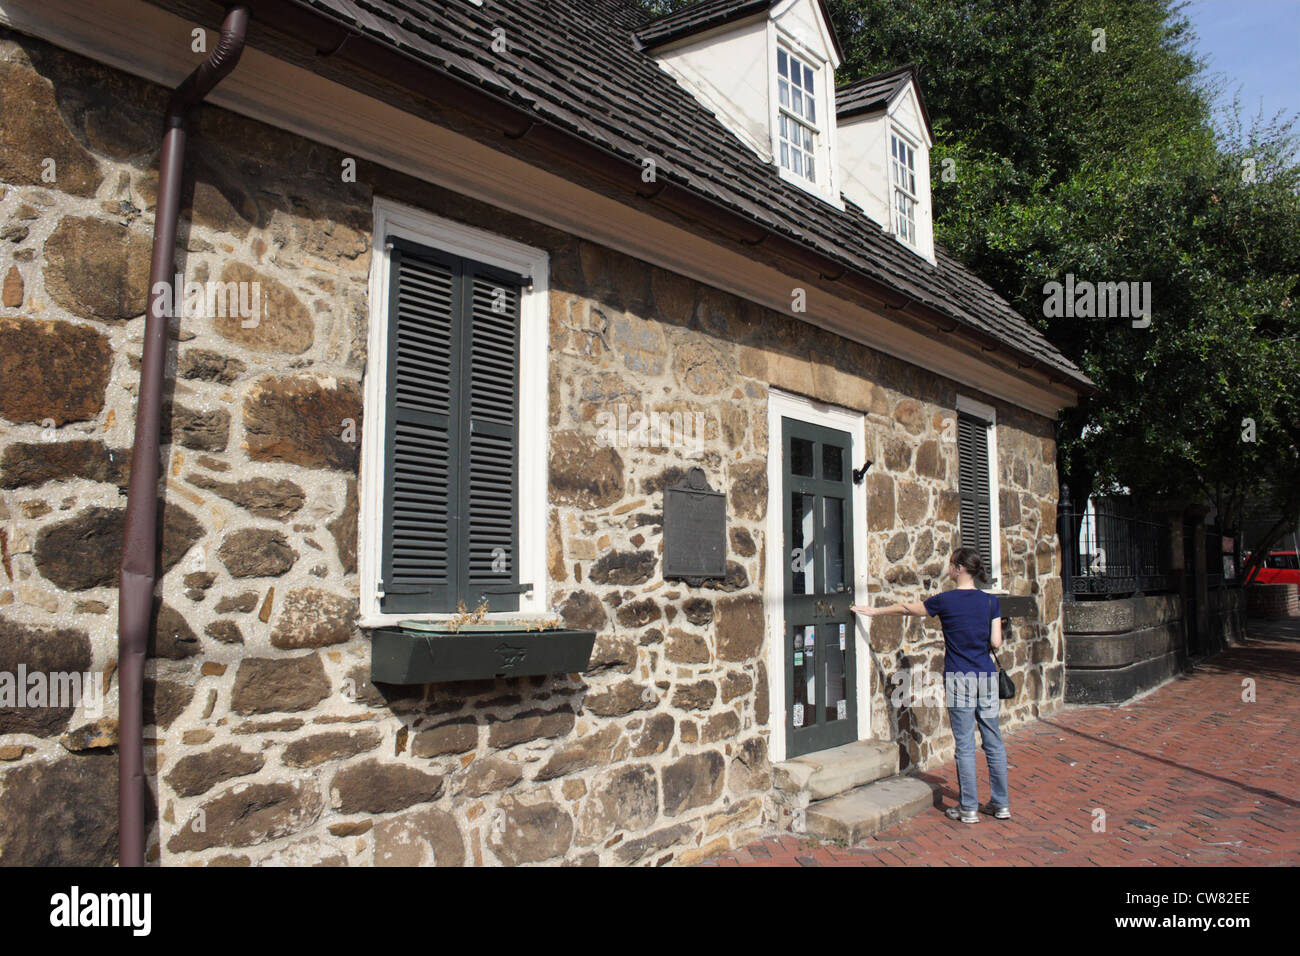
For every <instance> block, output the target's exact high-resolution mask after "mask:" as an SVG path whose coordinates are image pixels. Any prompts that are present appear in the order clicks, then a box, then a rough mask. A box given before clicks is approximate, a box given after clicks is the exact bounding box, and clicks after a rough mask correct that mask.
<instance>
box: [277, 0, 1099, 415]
mask: <svg viewBox="0 0 1300 956" xmlns="http://www.w3.org/2000/svg"><path fill="white" fill-rule="evenodd" d="M298 2H299V3H300V4H301V5H302V6H305V7H309V8H311V9H313V10H315V11H317V12H318V13H320V14H322V15H324V16H326V17H328V18H330V19H332V20H334V21H336V22H340V23H344V24H347V25H348V26H350V27H354V28H356V29H357V30H359V31H360V32H361V33H363V34H366V35H368V36H371V37H373V38H375V39H376V40H377V41H379V42H381V43H383V44H385V45H387V46H391V47H392V48H393V49H394V50H395V51H399V52H401V53H402V54H404V55H407V56H411V57H414V58H416V59H417V60H419V61H422V62H423V63H425V64H426V65H427V66H428V68H429V69H431V70H432V71H433V72H435V73H441V74H444V75H447V76H450V77H454V78H455V79H457V80H460V81H463V82H467V83H469V84H472V85H473V86H475V87H477V88H479V89H481V90H483V91H484V92H486V93H489V94H491V95H494V96H496V97H499V98H501V99H504V100H507V101H509V102H511V103H514V104H516V105H519V106H522V107H524V108H526V109H528V110H529V111H530V112H531V113H532V114H533V115H535V116H536V117H537V118H538V119H539V120H543V121H546V122H549V123H552V124H554V125H555V126H557V127H560V128H562V129H565V130H567V131H569V132H570V133H572V134H575V135H576V136H578V137H581V138H583V139H584V140H586V141H588V142H590V143H592V144H594V145H596V146H599V147H601V148H602V149H604V150H606V151H608V152H610V153H613V154H615V155H617V156H619V157H622V158H623V159H625V160H627V161H629V162H632V163H634V164H637V165H639V164H640V162H641V159H642V158H643V157H644V156H646V155H652V156H655V157H656V158H657V161H658V166H657V169H658V175H660V176H662V177H665V178H666V179H668V180H669V181H674V182H677V183H678V184H680V185H681V186H683V187H685V188H687V189H689V190H691V191H693V192H695V193H697V194H699V195H700V196H702V197H705V198H706V199H708V200H711V201H713V202H715V203H717V204H719V205H721V206H724V207H726V208H728V209H730V210H732V211H734V212H736V213H738V214H740V215H742V216H744V217H746V218H747V219H750V220H751V221H753V222H755V223H757V224H759V225H760V226H762V227H764V228H767V229H770V230H772V231H773V232H776V233H778V234H781V235H784V236H786V237H788V238H790V239H791V240H793V241H795V242H798V243H801V244H803V245H805V246H807V247H809V248H811V249H813V250H815V251H817V252H819V253H821V254H822V255H824V256H826V257H828V258H831V259H834V260H835V261H837V262H839V263H841V264H842V265H843V266H844V267H845V268H847V269H850V270H854V271H856V272H859V273H861V274H863V275H865V276H867V277H869V278H871V279H874V280H876V281H878V282H881V283H883V284H885V285H887V286H889V287H891V288H893V289H896V290H897V291H899V292H900V293H902V294H904V295H906V296H908V297H910V298H912V299H914V300H916V301H917V302H919V303H921V304H923V305H925V306H928V307H929V308H931V309H933V310H935V311H936V312H938V313H941V314H943V315H945V316H947V317H949V318H950V319H952V320H953V321H954V322H955V323H956V324H957V325H959V326H965V327H968V328H970V329H972V330H974V331H976V332H978V333H982V334H984V335H986V336H988V337H990V338H992V339H994V340H996V341H998V342H1000V343H1002V344H1003V345H1004V346H1006V348H1007V349H1008V350H1010V351H1011V352H1013V353H1018V354H1019V355H1021V356H1023V357H1026V358H1028V359H1030V360H1032V361H1033V362H1035V363H1037V364H1041V365H1042V366H1045V367H1046V368H1048V369H1050V370H1053V371H1054V372H1055V374H1056V375H1058V376H1060V377H1062V378H1064V379H1065V380H1067V381H1069V382H1070V383H1071V384H1072V385H1075V386H1078V387H1079V388H1080V389H1081V390H1083V391H1090V390H1091V389H1092V383H1091V381H1090V380H1089V379H1088V378H1087V376H1085V375H1084V374H1083V373H1082V372H1081V371H1079V369H1078V368H1077V367H1076V366H1075V365H1074V364H1073V363H1072V362H1070V361H1069V360H1068V359H1067V358H1065V356H1063V355H1062V354H1061V353H1060V352H1059V351H1058V350H1057V349H1056V348H1055V347H1054V346H1053V345H1052V344H1051V343H1049V342H1048V341H1047V339H1046V338H1044V337H1043V335H1042V333H1041V332H1039V331H1038V330H1037V329H1036V328H1034V327H1032V326H1031V325H1030V324H1029V323H1028V322H1026V321H1025V319H1024V318H1023V317H1022V316H1021V315H1020V314H1019V313H1017V312H1016V311H1015V310H1014V309H1013V308H1011V306H1010V305H1009V304H1008V303H1007V302H1006V301H1005V300H1004V299H1002V298H1001V297H1000V296H999V295H998V294H997V293H996V292H995V291H994V290H993V289H992V288H990V287H989V286H988V285H987V284H986V283H985V282H983V281H982V280H981V279H979V278H978V277H977V276H975V274H974V273H972V272H971V271H970V270H969V269H967V268H966V267H965V266H963V265H962V264H961V263H960V262H958V261H957V260H956V259H954V258H953V257H952V256H950V255H949V254H948V253H947V252H946V251H945V250H943V249H942V248H940V247H939V246H938V245H937V244H936V246H935V258H936V261H937V265H935V266H931V265H930V264H929V263H928V262H926V261H925V260H923V259H922V258H920V257H919V256H917V255H916V254H915V253H913V252H910V251H909V250H907V249H906V248H904V247H903V245H902V244H901V243H900V242H899V241H898V240H897V239H895V238H893V237H892V236H891V235H889V234H888V233H887V232H885V231H884V230H883V229H882V227H881V226H880V224H878V223H876V222H875V221H874V220H873V219H871V218H870V217H868V216H867V215H866V214H865V213H863V212H862V210H861V209H860V208H858V207H857V206H855V205H854V204H853V203H851V202H849V201H848V200H846V201H845V207H846V208H845V209H844V210H839V209H837V208H835V207H834V206H831V205H829V204H828V203H826V202H824V201H822V200H821V199H818V198H817V197H816V196H813V195H811V194H810V193H808V192H805V191H804V190H802V189H800V188H799V187H798V186H795V185H793V184H791V183H788V182H786V181H785V180H784V179H783V178H782V177H781V175H780V173H779V172H778V171H777V168H776V166H775V165H773V164H771V163H765V162H763V161H762V159H760V158H759V157H758V156H756V155H755V154H754V152H753V151H752V150H751V149H750V148H749V147H748V146H746V145H745V144H744V143H743V142H742V141H741V140H740V139H739V138H738V137H737V136H736V135H735V134H733V133H732V132H731V131H730V130H729V129H728V128H727V127H726V126H724V125H723V124H722V123H721V122H719V121H718V119H717V118H716V117H715V116H714V115H713V113H712V112H711V111H710V110H708V109H707V108H706V107H704V106H703V105H701V104H700V103H699V102H698V101H696V99H695V98H694V97H693V96H691V94H690V93H688V92H687V91H686V90H685V89H683V88H682V87H681V86H680V85H678V83H677V82H676V80H674V79H673V77H672V76H671V75H670V74H669V73H668V72H667V71H665V70H664V69H663V68H662V67H660V66H659V64H658V63H657V62H656V60H655V58H654V56H653V55H652V54H651V53H649V52H646V51H643V50H639V49H637V43H636V37H635V33H636V31H637V30H638V29H639V28H641V27H643V26H645V25H646V19H645V16H644V13H643V12H642V11H641V10H640V9H639V8H638V7H637V6H636V5H635V4H634V3H633V2H632V0H488V2H487V3H486V4H485V5H484V6H483V7H479V6H475V5H474V4H472V3H470V2H468V0H446V2H443V0H298ZM733 2H734V0H733ZM498 28H504V30H505V31H506V37H507V38H508V48H507V50H506V51H505V52H504V53H494V52H493V51H492V39H493V31H494V30H496V29H498ZM435 90H436V88H435V87H431V88H430V90H429V91H428V92H429V93H430V95H435Z"/></svg>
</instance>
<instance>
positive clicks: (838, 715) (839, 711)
mask: <svg viewBox="0 0 1300 956" xmlns="http://www.w3.org/2000/svg"><path fill="white" fill-rule="evenodd" d="M848 716H849V702H848V701H847V700H844V699H843V698H841V699H839V700H837V701H836V702H835V719H836V720H845V719H847V718H848Z"/></svg>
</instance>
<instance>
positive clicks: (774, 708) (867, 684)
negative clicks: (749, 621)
mask: <svg viewBox="0 0 1300 956" xmlns="http://www.w3.org/2000/svg"><path fill="white" fill-rule="evenodd" d="M782 418H797V419H799V420H800V421H805V422H811V423H812V424H814V425H824V426H826V427H827V428H836V429H839V430H840V431H845V432H848V433H849V435H850V437H851V438H852V441H853V451H852V455H851V456H850V461H851V462H865V461H866V457H867V456H866V447H867V446H866V440H867V435H866V431H867V428H866V425H867V418H866V415H865V414H864V413H862V412H855V411H853V410H852V409H847V408H841V407H840V406H838V405H827V404H826V403H825V402H819V401H816V400H815V399H811V398H806V397H805V396H803V395H795V394H793V393H791V392H783V391H781V390H780V389H777V388H769V389H768V401H767V540H766V541H765V542H764V547H765V548H766V549H767V557H766V565H767V571H766V580H765V582H764V595H765V597H764V601H763V604H764V623H765V626H766V628H767V655H766V661H767V687H768V714H769V715H770V721H771V725H772V732H771V736H770V737H769V738H768V752H769V755H770V758H771V760H772V761H773V762H780V761H782V760H785V758H786V733H785V725H786V721H787V719H788V716H789V715H788V714H787V713H786V706H785V662H784V660H783V659H782V658H783V656H784V654H785V575H784V574H783V573H782V572H783V571H784V569H785V560H786V558H785V555H784V554H783V553H782V552H783V550H784V549H783V545H782V539H783V537H784V535H783V533H782V528H781V523H782V521H781V519H782V515H783V514H784V513H785V509H784V504H785V501H784V488H783V487H782V481H781V451H782V444H781V419H782ZM854 467H860V466H857V465H855V466H854ZM852 488H853V492H852V496H851V499H850V501H851V505H850V507H851V508H852V509H853V510H852V514H853V603H854V604H865V603H866V602H867V486H866V482H865V481H864V482H863V483H862V484H860V485H853V486H852ZM853 623H854V626H853V640H854V642H855V643H854V645H853V647H854V660H855V661H856V662H857V667H856V668H855V671H854V678H855V679H854V691H855V693H856V695H857V709H858V739H859V740H865V739H867V738H869V737H870V736H871V655H870V654H869V653H868V650H869V649H868V647H867V640H868V638H867V630H866V625H865V623H864V622H863V621H862V620H861V619H860V618H858V616H857V615H854V622H853Z"/></svg>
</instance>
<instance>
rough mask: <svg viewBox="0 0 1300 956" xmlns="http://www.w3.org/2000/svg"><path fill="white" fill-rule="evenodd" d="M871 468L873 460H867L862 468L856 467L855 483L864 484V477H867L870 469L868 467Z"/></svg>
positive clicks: (854, 470)
mask: <svg viewBox="0 0 1300 956" xmlns="http://www.w3.org/2000/svg"><path fill="white" fill-rule="evenodd" d="M870 468H871V462H867V463H866V464H865V465H863V466H862V467H861V468H854V469H853V483H854V484H855V485H860V484H862V479H864V478H866V477H867V471H868V469H870Z"/></svg>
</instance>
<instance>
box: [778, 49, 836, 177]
mask: <svg viewBox="0 0 1300 956" xmlns="http://www.w3.org/2000/svg"><path fill="white" fill-rule="evenodd" d="M782 53H784V54H785V55H786V61H787V62H788V63H789V64H790V67H791V68H790V70H788V71H787V72H789V73H790V74H791V75H790V76H788V77H787V78H786V85H787V86H789V87H790V90H791V93H790V100H791V102H793V101H794V90H795V89H796V87H795V85H794V84H793V83H791V82H790V80H791V78H792V77H793V67H794V66H795V65H797V66H798V67H799V84H798V87H797V88H798V89H799V91H800V93H801V94H802V98H803V99H805V100H806V99H808V96H807V93H806V92H805V91H804V90H803V81H804V77H803V69H804V68H805V67H807V68H809V69H811V70H812V73H813V86H814V89H815V90H819V89H820V87H821V85H822V84H821V82H820V81H821V80H822V79H824V77H823V76H822V75H821V72H822V71H821V65H820V64H818V63H817V62H816V61H815V60H813V59H812V58H811V57H808V58H805V57H804V55H803V54H802V53H799V52H798V51H796V50H795V48H794V47H793V46H792V45H791V44H789V43H784V42H781V41H780V40H778V41H777V44H776V55H777V59H778V61H779V60H780V57H781V54H782ZM776 86H777V97H776V113H777V127H776V146H777V162H778V163H780V161H781V157H780V148H781V146H782V145H784V144H783V141H782V137H781V122H780V121H781V118H782V117H783V116H784V117H786V118H787V119H788V120H789V121H790V122H792V123H794V125H795V126H796V127H803V128H806V129H809V130H811V131H812V134H813V140H812V152H811V153H804V148H803V143H802V139H801V141H800V142H799V143H798V144H797V145H796V144H795V143H793V142H790V143H789V146H790V148H791V149H794V150H797V151H798V152H799V153H800V154H801V155H803V156H808V157H810V158H811V159H812V164H813V175H814V176H816V177H817V178H816V179H810V180H808V181H809V182H810V183H811V184H812V185H813V186H815V187H816V188H818V189H821V176H820V175H819V174H820V172H821V166H822V165H823V164H822V160H821V156H820V155H818V154H819V153H821V152H823V150H822V144H823V142H825V135H824V131H823V129H822V126H823V124H822V122H820V121H818V120H810V119H808V117H806V116H803V115H802V114H800V113H796V112H795V111H794V109H792V108H791V107H788V106H782V105H781V93H780V90H781V68H780V63H779V62H778V64H777V72H776ZM820 100H821V94H820V93H819V92H814V94H813V96H812V101H813V112H814V113H816V112H817V109H818V105H819V101H820ZM819 115H820V114H819ZM804 167H805V168H807V163H804ZM781 168H782V169H786V168H787V167H785V166H784V165H782V167H781ZM794 175H799V174H797V173H796V174H794ZM803 178H804V179H808V177H807V176H804V177H803Z"/></svg>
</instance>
